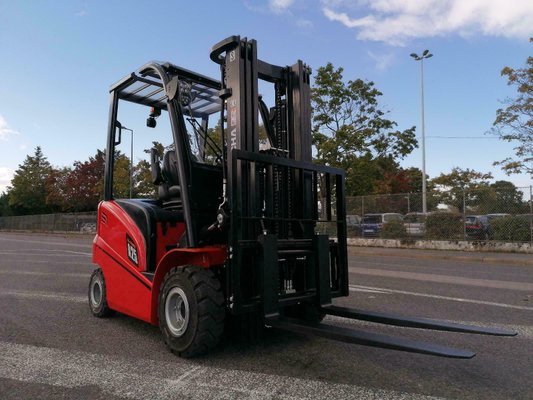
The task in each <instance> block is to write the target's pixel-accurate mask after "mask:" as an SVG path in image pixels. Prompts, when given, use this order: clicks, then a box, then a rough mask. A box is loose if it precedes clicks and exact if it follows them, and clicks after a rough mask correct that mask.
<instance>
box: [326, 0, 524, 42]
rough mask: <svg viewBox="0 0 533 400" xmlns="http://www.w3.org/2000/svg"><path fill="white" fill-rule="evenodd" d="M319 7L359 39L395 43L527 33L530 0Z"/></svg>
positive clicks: (337, 0) (370, 1)
mask: <svg viewBox="0 0 533 400" xmlns="http://www.w3.org/2000/svg"><path fill="white" fill-rule="evenodd" d="M322 5H323V8H322V12H323V13H324V15H325V16H326V18H328V19H329V20H331V21H336V22H340V23H341V24H343V25H344V26H346V27H348V28H353V29H356V30H357V31H358V33H357V37H358V38H359V39H361V40H373V41H381V42H386V43H388V44H391V45H397V46H403V45H405V44H406V43H407V42H408V41H409V40H411V39H417V38H426V37H433V36H447V35H454V34H457V35H460V36H463V37H467V36H472V35H476V34H481V35H486V36H500V37H507V38H526V39H527V38H528V37H530V36H532V35H533V1H531V0H514V1H511V2H509V1H506V0H426V1H420V0H358V1H356V2H354V1H353V0H352V1H350V0H322ZM348 13H350V14H351V15H348ZM357 14H359V15H357Z"/></svg>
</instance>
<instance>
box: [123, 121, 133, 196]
mask: <svg viewBox="0 0 533 400" xmlns="http://www.w3.org/2000/svg"><path fill="white" fill-rule="evenodd" d="M122 129H123V130H125V131H130V132H131V148H130V199H131V198H132V197H133V195H132V193H133V190H132V188H133V129H130V128H126V127H125V126H122Z"/></svg>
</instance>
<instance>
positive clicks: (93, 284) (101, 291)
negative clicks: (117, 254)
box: [89, 268, 114, 318]
mask: <svg viewBox="0 0 533 400" xmlns="http://www.w3.org/2000/svg"><path fill="white" fill-rule="evenodd" d="M89 308H90V309H91V312H92V313H93V315H94V316H95V317H99V318H105V317H109V316H111V315H113V313H114V311H113V310H111V309H110V308H109V306H108V305H107V293H106V287H105V280H104V273H103V272H102V270H101V269H100V268H98V269H95V270H94V271H93V273H92V275H91V279H90V280H89Z"/></svg>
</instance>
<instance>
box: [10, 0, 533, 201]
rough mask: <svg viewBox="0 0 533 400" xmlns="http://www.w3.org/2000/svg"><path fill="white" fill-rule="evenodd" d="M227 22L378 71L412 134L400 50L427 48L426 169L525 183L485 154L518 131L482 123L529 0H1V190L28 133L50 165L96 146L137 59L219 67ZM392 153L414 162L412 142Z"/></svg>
mask: <svg viewBox="0 0 533 400" xmlns="http://www.w3.org/2000/svg"><path fill="white" fill-rule="evenodd" d="M230 35H241V36H242V37H248V38H253V39H256V40H257V42H258V57H259V58H260V59H263V60H265V61H267V62H269V63H272V64H277V65H292V64H294V62H295V61H296V60H297V59H302V60H304V61H305V62H306V63H307V64H308V65H310V66H311V67H312V68H313V69H314V70H316V69H317V68H318V67H320V66H323V65H325V64H326V63H327V62H332V63H333V65H334V66H336V67H343V68H344V77H345V78H346V79H358V78H362V79H366V80H370V81H373V82H375V85H376V87H377V88H378V89H379V90H380V91H381V92H383V96H382V98H381V104H382V106H383V108H384V109H386V110H389V111H390V113H389V114H388V118H389V119H391V120H394V121H396V122H397V123H398V128H399V129H407V128H409V127H411V126H413V125H415V126H417V136H418V138H420V134H421V130H420V120H421V118H420V116H421V111H420V110H421V107H420V63H419V62H415V61H414V60H413V59H411V58H410V57H409V54H410V53H413V52H415V53H419V54H420V53H421V52H422V51H423V50H424V49H429V50H430V51H431V53H433V54H434V56H433V57H432V58H430V59H427V60H425V61H424V88H425V121H426V124H425V127H426V171H427V174H428V175H429V177H430V178H434V177H436V176H438V175H439V174H441V173H448V172H450V171H451V169H452V168H453V167H460V168H463V169H466V168H470V169H475V170H477V171H481V172H491V173H492V174H493V176H494V179H495V180H498V179H505V180H509V181H511V182H513V183H514V184H515V185H516V186H520V187H525V186H529V185H532V184H533V182H532V180H531V177H530V176H527V175H524V174H522V175H511V176H507V175H505V174H503V173H502V172H501V170H500V169H499V167H494V166H493V165H492V162H493V161H495V160H500V159H503V158H506V157H508V156H512V155H513V144H512V143H506V142H502V141H500V140H498V139H495V138H493V137H491V136H490V135H487V134H486V133H487V131H488V130H489V129H490V128H491V125H492V122H493V121H494V118H495V112H496V109H498V108H499V107H501V106H502V103H501V102H502V101H503V100H504V99H506V98H507V97H512V96H514V95H515V91H514V89H513V88H512V87H509V86H507V82H506V79H505V78H504V77H502V76H501V75H500V71H501V69H502V68H503V67H504V66H511V67H515V68H520V67H522V66H524V65H525V61H526V59H527V57H528V56H530V55H531V54H532V49H533V47H532V45H531V44H529V41H528V38H529V37H531V36H533V1H531V0H468V1H465V0H426V1H422V0H418V1H417V0H265V1H258V0H228V1H215V0H213V1H207V0H197V1H194V2H190V1H177V0H176V1H105V0H94V1H88V0H87V1H78V0H68V1H67V0H56V1H31V0H18V1H10V0H0V192H2V191H3V190H5V188H6V186H8V185H9V182H10V180H11V178H12V176H13V173H14V171H15V170H16V169H17V168H18V166H19V165H20V164H21V163H22V162H23V161H24V159H25V158H26V156H27V155H28V154H33V152H34V149H35V147H36V146H41V147H42V150H43V152H44V155H45V156H46V157H47V158H48V160H49V161H50V162H51V163H52V165H54V166H56V167H63V166H70V165H72V163H73V162H74V161H75V160H81V161H83V160H87V159H88V157H89V156H91V155H94V154H95V153H96V150H97V149H103V148H104V147H105V141H106V134H107V132H106V131H107V118H108V107H109V87H110V85H111V84H112V83H114V82H116V81H118V80H119V79H120V78H122V77H124V76H126V75H128V74H129V73H131V72H133V71H135V70H137V69H138V68H139V67H140V66H141V65H143V64H145V63H146V62H148V61H150V60H163V61H170V62H172V63H174V64H177V65H180V66H182V67H184V68H187V69H191V70H194V71H196V72H199V73H201V74H205V75H208V76H211V77H214V78H218V77H219V69H218V66H217V65H216V64H214V63H213V62H212V61H211V60H210V59H209V51H210V49H211V47H212V46H213V45H214V44H215V43H217V42H219V41H220V40H222V39H224V38H226V37H227V36H230ZM143 118H145V116H143ZM457 138H459V139H457ZM401 165H402V166H403V167H411V166H415V167H418V168H421V165H422V152H421V149H420V148H419V149H416V150H415V151H413V153H412V154H411V155H409V156H408V157H407V158H405V159H404V160H402V162H401Z"/></svg>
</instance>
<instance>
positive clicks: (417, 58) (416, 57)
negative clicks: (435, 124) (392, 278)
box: [411, 50, 433, 213]
mask: <svg viewBox="0 0 533 400" xmlns="http://www.w3.org/2000/svg"><path fill="white" fill-rule="evenodd" d="M411 57H413V59H414V60H415V61H420V94H421V95H420V97H421V103H422V212H423V213H426V212H427V201H426V131H425V127H424V58H430V57H433V54H431V53H430V52H429V50H424V52H423V53H422V55H421V56H419V55H418V54H416V53H411Z"/></svg>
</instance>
